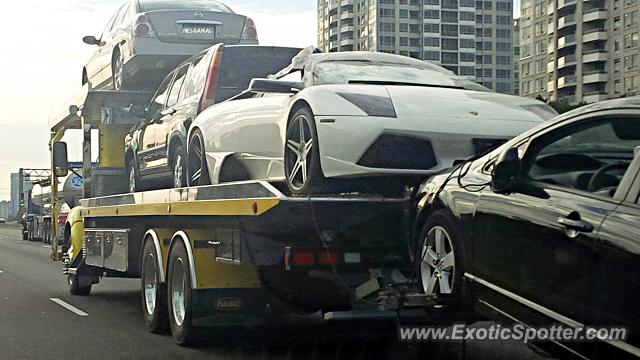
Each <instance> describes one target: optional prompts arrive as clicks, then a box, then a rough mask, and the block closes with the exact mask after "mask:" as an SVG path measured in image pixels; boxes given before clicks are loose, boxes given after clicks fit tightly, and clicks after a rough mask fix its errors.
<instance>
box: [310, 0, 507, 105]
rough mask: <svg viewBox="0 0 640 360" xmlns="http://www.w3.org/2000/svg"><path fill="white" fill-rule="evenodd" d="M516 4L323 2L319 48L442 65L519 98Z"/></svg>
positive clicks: (482, 0)
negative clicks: (383, 54)
mask: <svg viewBox="0 0 640 360" xmlns="http://www.w3.org/2000/svg"><path fill="white" fill-rule="evenodd" d="M512 19H513V3H512V0H478V1H476V0H318V45H319V47H320V48H321V49H323V50H324V51H327V52H334V51H351V50H362V51H380V52H387V53H394V54H399V55H405V56H411V57H414V58H418V59H423V60H427V61H431V62H434V63H437V64H439V65H442V66H444V67H445V68H447V69H450V70H452V71H454V72H455V73H456V74H458V75H461V76H465V77H469V78H470V79H474V80H476V81H477V82H479V83H481V84H483V85H485V86H487V87H489V88H492V89H494V90H496V91H499V92H502V93H509V94H510V93H513V87H514V86H513V84H514V76H513V66H514V56H513V29H512V25H513V24H512V21H513V20H512Z"/></svg>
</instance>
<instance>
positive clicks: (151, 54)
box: [124, 38, 213, 74]
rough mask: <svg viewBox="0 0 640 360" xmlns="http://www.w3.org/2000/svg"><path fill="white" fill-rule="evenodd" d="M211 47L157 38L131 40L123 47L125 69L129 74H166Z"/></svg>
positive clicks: (209, 45)
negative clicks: (154, 72)
mask: <svg viewBox="0 0 640 360" xmlns="http://www.w3.org/2000/svg"><path fill="white" fill-rule="evenodd" d="M212 45H213V44H186V43H172V42H163V41H160V40H158V39H157V38H132V39H131V40H130V42H128V43H127V44H125V46H124V57H125V59H124V60H125V67H126V69H127V72H129V73H131V74H137V73H140V72H148V71H158V70H164V71H165V72H167V73H168V72H169V71H171V70H173V69H174V68H175V67H176V66H178V65H179V64H180V63H181V62H183V61H184V60H186V59H188V58H189V57H191V56H193V55H196V54H198V53H200V52H202V51H203V50H205V49H207V48H209V47H211V46H212Z"/></svg>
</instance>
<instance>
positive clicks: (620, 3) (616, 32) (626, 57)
mask: <svg viewBox="0 0 640 360" xmlns="http://www.w3.org/2000/svg"><path fill="white" fill-rule="evenodd" d="M612 2H613V7H611V8H610V10H609V11H610V13H611V15H610V18H611V19H612V20H613V21H610V23H609V28H608V30H609V33H610V34H611V37H610V38H611V39H612V41H611V42H610V44H609V46H610V49H609V50H610V54H611V56H610V58H611V67H612V69H611V70H612V71H611V72H610V73H609V76H610V82H609V86H608V88H607V93H608V95H609V97H611V98H616V97H620V96H627V95H640V0H614V1H612Z"/></svg>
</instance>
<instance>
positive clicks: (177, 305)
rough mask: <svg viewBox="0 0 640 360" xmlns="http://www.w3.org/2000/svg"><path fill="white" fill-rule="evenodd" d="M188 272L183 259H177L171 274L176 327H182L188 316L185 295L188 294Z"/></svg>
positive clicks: (172, 305) (172, 304) (172, 303)
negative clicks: (186, 315)
mask: <svg viewBox="0 0 640 360" xmlns="http://www.w3.org/2000/svg"><path fill="white" fill-rule="evenodd" d="M185 277H186V272H185V269H184V263H183V262H182V259H180V258H178V259H175V261H174V262H173V270H172V272H171V309H172V310H173V319H174V321H175V322H176V325H178V326H182V324H183V323H184V318H185V314H186V312H187V311H186V308H185V294H186V292H187V289H186V285H187V281H186V279H185Z"/></svg>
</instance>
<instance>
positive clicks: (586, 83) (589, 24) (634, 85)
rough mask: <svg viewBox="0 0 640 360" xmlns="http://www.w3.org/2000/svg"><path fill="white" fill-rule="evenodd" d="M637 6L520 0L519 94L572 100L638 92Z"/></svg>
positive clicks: (621, 0) (634, 0)
mask: <svg viewBox="0 0 640 360" xmlns="http://www.w3.org/2000/svg"><path fill="white" fill-rule="evenodd" d="M639 10H640V0H613V1H605V0H591V1H577V0H522V3H521V18H520V54H521V57H520V60H519V67H520V94H521V95H523V96H529V97H537V96H542V97H544V98H549V99H552V100H558V99H567V100H568V101H569V102H570V103H574V104H575V103H579V102H587V103H591V102H596V101H601V100H605V99H608V98H616V97H620V96H623V95H631V94H635V93H637V92H638V90H640V78H639V76H640V75H639V74H640V63H639V62H638V61H640V55H639V54H640V39H639V38H638V35H639V33H640V25H639V24H640V22H639V20H640V18H639V15H638V13H639ZM625 60H626V66H625Z"/></svg>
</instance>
